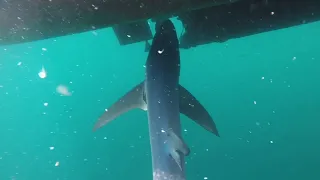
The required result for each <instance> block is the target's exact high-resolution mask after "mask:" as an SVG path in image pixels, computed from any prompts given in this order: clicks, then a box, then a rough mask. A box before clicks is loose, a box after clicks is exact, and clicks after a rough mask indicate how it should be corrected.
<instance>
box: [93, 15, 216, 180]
mask: <svg viewBox="0 0 320 180" xmlns="http://www.w3.org/2000/svg"><path fill="white" fill-rule="evenodd" d="M179 77H180V51H179V41H178V37H177V34H176V30H175V27H174V25H173V23H172V22H171V21H170V20H164V21H163V22H161V23H160V25H159V26H158V27H157V30H156V34H155V36H154V38H153V42H152V45H151V47H150V51H149V54H148V58H147V62H146V77H145V78H146V79H145V81H143V82H141V83H140V84H138V85H137V86H136V87H134V88H133V89H132V90H130V91H129V92H128V93H127V94H125V95H124V96H123V97H122V98H120V99H119V100H118V101H117V102H115V103H114V104H113V105H112V106H111V107H110V108H108V111H106V112H105V113H104V114H103V115H102V116H101V117H100V118H99V120H98V121H97V123H96V124H95V126H94V130H96V129H98V128H100V127H102V126H104V125H105V124H107V123H108V122H110V121H112V120H113V119H115V118H116V117H118V116H119V115H121V114H123V113H125V112H127V111H129V110H131V109H135V108H140V109H143V110H146V111H147V113H148V123H149V135H150V145H151V154H152V169H153V180H185V179H186V177H185V161H184V157H185V156H187V155H188V154H189V153H190V149H189V148H188V146H187V145H186V143H185V142H184V141H183V138H182V136H181V123H180V113H182V114H184V115H186V116H187V117H189V118H190V119H192V120H193V121H195V122H196V123H197V124H199V125H201V126H202V127H204V128H205V129H207V130H208V131H210V132H212V133H213V134H215V135H217V136H219V133H218V130H217V128H216V125H215V123H214V121H213V120H212V118H211V116H210V115H209V113H208V112H207V111H206V109H205V108H204V107H203V106H202V105H201V104H200V103H199V101H198V100H197V99H196V98H195V97H194V96H193V95H192V94H191V93H190V92H189V91H188V90H187V89H186V88H184V87H182V86H181V85H180V84H179Z"/></svg>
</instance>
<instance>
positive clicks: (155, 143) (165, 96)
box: [145, 76, 185, 180]
mask: <svg viewBox="0 0 320 180" xmlns="http://www.w3.org/2000/svg"><path fill="white" fill-rule="evenodd" d="M145 86H146V87H145V88H146V99H147V107H148V121H149V134H150V145H151V153H152V169H153V180H184V179H185V175H184V174H185V173H184V156H183V155H182V154H178V155H179V156H180V160H181V162H183V163H182V167H180V166H179V165H178V164H177V162H176V161H175V159H174V158H173V157H172V156H171V155H170V153H171V152H172V151H173V150H174V149H173V148H174V145H173V143H174V142H173V140H172V139H171V138H170V136H168V132H169V131H172V132H173V133H175V134H176V135H178V136H181V124H180V114H179V91H178V79H177V78H170V76H168V77H163V76H162V77H160V78H150V79H149V78H147V79H146V84H145ZM148 92H152V93H148Z"/></svg>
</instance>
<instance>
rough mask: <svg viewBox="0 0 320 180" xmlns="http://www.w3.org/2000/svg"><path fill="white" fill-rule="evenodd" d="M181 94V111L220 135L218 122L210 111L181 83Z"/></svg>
mask: <svg viewBox="0 0 320 180" xmlns="http://www.w3.org/2000/svg"><path fill="white" fill-rule="evenodd" d="M179 94H180V105H179V106H180V113H182V114H184V115H186V116H187V117H188V118H190V119H192V120H193V121H194V122H196V123H197V124H199V125H200V126H202V127H203V128H205V129H206V130H208V131H210V132H211V133H213V134H215V135H216V136H220V135H219V132H218V129H217V127H216V124H215V123H214V121H213V119H212V117H211V116H210V114H209V113H208V111H207V110H206V109H205V108H204V107H203V106H202V104H201V103H200V102H199V101H198V100H197V99H196V98H195V97H194V96H193V95H192V94H191V93H190V92H189V91H188V90H187V89H186V88H184V87H182V86H181V85H179Z"/></svg>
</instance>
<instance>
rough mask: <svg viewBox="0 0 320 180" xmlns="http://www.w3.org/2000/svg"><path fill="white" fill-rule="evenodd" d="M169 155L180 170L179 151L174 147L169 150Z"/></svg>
mask: <svg viewBox="0 0 320 180" xmlns="http://www.w3.org/2000/svg"><path fill="white" fill-rule="evenodd" d="M170 156H171V157H172V158H173V159H174V161H175V162H176V163H177V164H178V166H179V168H180V170H181V171H182V161H181V157H180V153H179V152H178V151H176V150H174V149H172V151H171V152H170Z"/></svg>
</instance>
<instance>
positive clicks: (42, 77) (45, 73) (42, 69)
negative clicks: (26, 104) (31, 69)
mask: <svg viewBox="0 0 320 180" xmlns="http://www.w3.org/2000/svg"><path fill="white" fill-rule="evenodd" d="M38 75H39V77H40V78H41V79H44V78H46V77H47V71H46V70H45V69H44V67H43V66H42V68H41V70H40V72H39V73H38Z"/></svg>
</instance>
